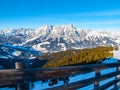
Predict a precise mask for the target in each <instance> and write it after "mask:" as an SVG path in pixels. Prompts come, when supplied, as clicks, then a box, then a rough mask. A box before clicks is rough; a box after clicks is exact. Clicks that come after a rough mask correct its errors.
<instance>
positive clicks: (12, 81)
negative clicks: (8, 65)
mask: <svg viewBox="0 0 120 90" xmlns="http://www.w3.org/2000/svg"><path fill="white" fill-rule="evenodd" d="M15 65H16V69H7V70H0V87H6V86H12V85H16V84H17V86H16V90H29V85H28V82H31V81H38V80H48V79H56V78H61V77H64V76H70V75H75V74H85V73H89V72H95V73H96V74H95V77H92V78H88V79H85V80H81V81H77V82H73V83H68V84H65V85H62V86H57V87H54V88H47V89H45V90H74V89H78V88H82V87H85V86H88V85H91V84H94V90H104V89H106V88H108V87H110V86H112V85H114V86H115V87H114V88H115V89H116V88H118V85H117V83H118V82H119V80H120V78H119V76H118V75H119V74H120V68H119V67H120V63H119V62H118V63H108V64H91V65H80V66H68V67H58V68H39V69H38V68H37V69H28V68H26V69H25V68H24V66H23V64H21V63H20V62H17V63H16V64H15ZM110 68H117V69H116V71H114V72H111V73H106V74H104V75H101V70H103V69H110ZM112 77H116V79H115V80H113V81H111V82H108V83H106V84H104V85H102V86H100V85H99V82H100V81H102V80H106V79H109V78H112ZM23 86H24V87H23Z"/></svg>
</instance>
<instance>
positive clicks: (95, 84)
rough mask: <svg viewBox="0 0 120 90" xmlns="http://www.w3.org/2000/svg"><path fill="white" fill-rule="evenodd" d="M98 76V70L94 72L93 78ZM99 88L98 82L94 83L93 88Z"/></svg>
mask: <svg viewBox="0 0 120 90" xmlns="http://www.w3.org/2000/svg"><path fill="white" fill-rule="evenodd" d="M97 76H100V70H97V71H95V77H97ZM96 87H99V81H98V80H96V81H95V82H94V88H96Z"/></svg>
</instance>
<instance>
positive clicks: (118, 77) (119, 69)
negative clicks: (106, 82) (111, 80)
mask: <svg viewBox="0 0 120 90" xmlns="http://www.w3.org/2000/svg"><path fill="white" fill-rule="evenodd" d="M118 62H120V61H118ZM116 70H117V71H118V72H119V71H120V66H118V67H117V69H116ZM115 79H120V75H119V74H118V75H117V76H116V77H115ZM114 88H115V89H118V88H119V85H118V83H115V85H114Z"/></svg>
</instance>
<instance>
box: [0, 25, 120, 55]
mask: <svg viewBox="0 0 120 90" xmlns="http://www.w3.org/2000/svg"><path fill="white" fill-rule="evenodd" d="M0 44H12V45H14V46H24V47H32V48H33V49H35V50H38V51H42V52H43V53H44V52H58V51H65V50H68V49H81V48H92V47H96V46H120V32H106V31H94V30H82V29H80V28H76V27H74V26H73V25H60V26H53V25H44V26H41V27H40V28H39V29H24V28H19V29H8V30H0Z"/></svg>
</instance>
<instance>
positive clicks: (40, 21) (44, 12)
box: [0, 0, 120, 31]
mask: <svg viewBox="0 0 120 90" xmlns="http://www.w3.org/2000/svg"><path fill="white" fill-rule="evenodd" d="M67 24H73V25H74V26H76V27H80V28H83V29H94V30H100V29H102V30H107V31H109V30H112V31H119V30H120V0H0V29H7V28H21V27H23V28H39V27H40V26H41V25H67Z"/></svg>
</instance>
